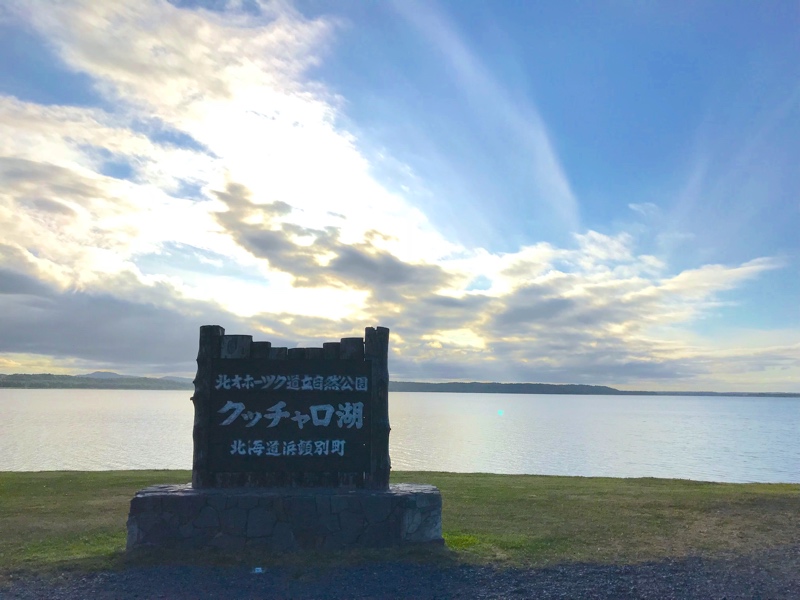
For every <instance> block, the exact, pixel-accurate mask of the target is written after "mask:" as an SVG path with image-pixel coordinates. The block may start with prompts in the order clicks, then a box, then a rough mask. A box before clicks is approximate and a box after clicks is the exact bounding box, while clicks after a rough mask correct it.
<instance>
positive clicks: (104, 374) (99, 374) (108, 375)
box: [76, 371, 126, 379]
mask: <svg viewBox="0 0 800 600" xmlns="http://www.w3.org/2000/svg"><path fill="white" fill-rule="evenodd" d="M76 377H92V378H94V379H125V378H126V376H125V375H120V374H119V373H114V372H113V371H95V372H94V373H88V374H86V375H76Z"/></svg>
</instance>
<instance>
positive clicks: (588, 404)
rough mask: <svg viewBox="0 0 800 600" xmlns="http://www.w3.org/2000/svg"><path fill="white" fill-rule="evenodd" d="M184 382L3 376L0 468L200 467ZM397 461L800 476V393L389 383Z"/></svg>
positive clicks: (459, 467)
mask: <svg viewBox="0 0 800 600" xmlns="http://www.w3.org/2000/svg"><path fill="white" fill-rule="evenodd" d="M190 395H191V392H188V391H139V390H15V389H0V415H2V419H0V470H2V471H39V470H107V469H191V465H192V421H193V415H194V407H193V406H192V403H191V401H190V400H189V396H190ZM389 412H390V419H391V424H392V434H391V438H390V451H391V457H392V467H393V468H394V469H398V470H432V471H456V472H487V473H528V474H550V475H584V476H609V477H676V478H684V479H696V480H708V481H731V482H743V481H762V482H800V400H798V399H795V398H740V397H691V396H570V395H538V394H537V395H521V394H520V395H516V394H446V393H416V392H414V393H412V392H393V393H391V394H390V397H389Z"/></svg>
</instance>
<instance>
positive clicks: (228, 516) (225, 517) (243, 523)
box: [220, 508, 247, 536]
mask: <svg viewBox="0 0 800 600" xmlns="http://www.w3.org/2000/svg"><path fill="white" fill-rule="evenodd" d="M220 521H221V524H222V531H224V532H225V533H228V534H231V535H240V536H244V535H245V531H246V530H247V511H246V510H245V509H243V508H228V509H225V512H223V513H222V517H221V518H220Z"/></svg>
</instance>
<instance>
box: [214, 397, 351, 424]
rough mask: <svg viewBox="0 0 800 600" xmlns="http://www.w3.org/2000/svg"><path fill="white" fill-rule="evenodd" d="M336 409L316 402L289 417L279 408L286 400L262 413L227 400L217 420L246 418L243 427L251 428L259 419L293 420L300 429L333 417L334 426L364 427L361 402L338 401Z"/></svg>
mask: <svg viewBox="0 0 800 600" xmlns="http://www.w3.org/2000/svg"><path fill="white" fill-rule="evenodd" d="M338 406H339V410H336V408H334V406H333V405H332V404H316V405H314V406H309V407H308V411H309V413H308V414H305V413H303V412H301V411H299V410H296V411H294V416H291V414H290V413H289V411H287V410H283V409H284V408H286V402H278V403H276V404H274V405H272V406H270V407H269V408H268V409H267V411H266V412H265V413H261V412H259V411H253V410H247V407H246V406H245V405H244V402H232V401H230V400H228V401H227V402H226V403H225V405H224V406H223V407H222V408H220V409H219V410H218V411H217V412H218V413H221V414H228V416H227V418H226V419H225V420H223V421H222V422H220V425H222V426H227V425H230V424H231V423H233V422H234V421H236V419H238V418H241V419H242V420H244V421H247V425H245V427H254V426H255V425H256V424H257V423H258V422H259V421H261V420H262V419H264V420H266V421H267V427H275V426H277V425H278V423H280V422H281V420H282V419H289V420H290V421H294V422H295V423H297V427H298V429H303V427H304V426H305V425H307V424H308V422H309V421H310V422H311V425H312V426H314V427H328V426H329V425H330V424H331V421H332V420H333V417H334V415H335V416H336V426H337V427H339V428H340V429H341V428H344V427H346V428H347V429H352V428H353V427H355V428H356V429H361V428H362V427H363V426H364V403H363V402H345V403H343V404H339V405H338Z"/></svg>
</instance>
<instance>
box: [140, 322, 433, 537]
mask: <svg viewBox="0 0 800 600" xmlns="http://www.w3.org/2000/svg"><path fill="white" fill-rule="evenodd" d="M388 350H389V330H388V329H386V328H385V327H376V328H373V327H367V328H366V329H365V331H364V337H363V338H343V339H342V340H341V341H340V342H329V343H325V344H323V345H322V348H290V349H287V348H273V347H272V345H271V344H270V343H269V342H254V341H253V338H252V337H251V336H249V335H225V330H224V329H223V328H222V327H219V326H217V325H204V326H203V327H201V328H200V351H199V352H198V354H197V377H195V380H194V387H195V392H194V396H192V402H194V407H195V410H194V430H193V437H194V458H193V465H192V483H191V484H184V485H153V486H150V487H147V488H145V489H142V490H139V491H138V492H136V495H135V496H134V497H133V499H132V500H131V508H130V512H129V513H128V523H127V529H128V542H127V549H128V550H129V551H139V550H143V549H146V548H153V547H162V548H203V547H209V546H210V547H214V548H220V549H225V550H229V551H230V550H233V551H237V550H241V549H245V548H263V549H266V550H267V551H274V552H284V551H287V550H290V551H294V550H314V551H320V550H322V551H338V550H340V549H343V548H353V547H370V548H383V547H386V546H393V545H399V544H443V543H444V540H443V539H442V496H441V494H440V493H439V490H438V489H436V488H435V487H433V486H432V485H419V484H407V483H402V484H393V485H389V470H390V464H389V369H388V365H387V354H388ZM354 488H361V489H354Z"/></svg>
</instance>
